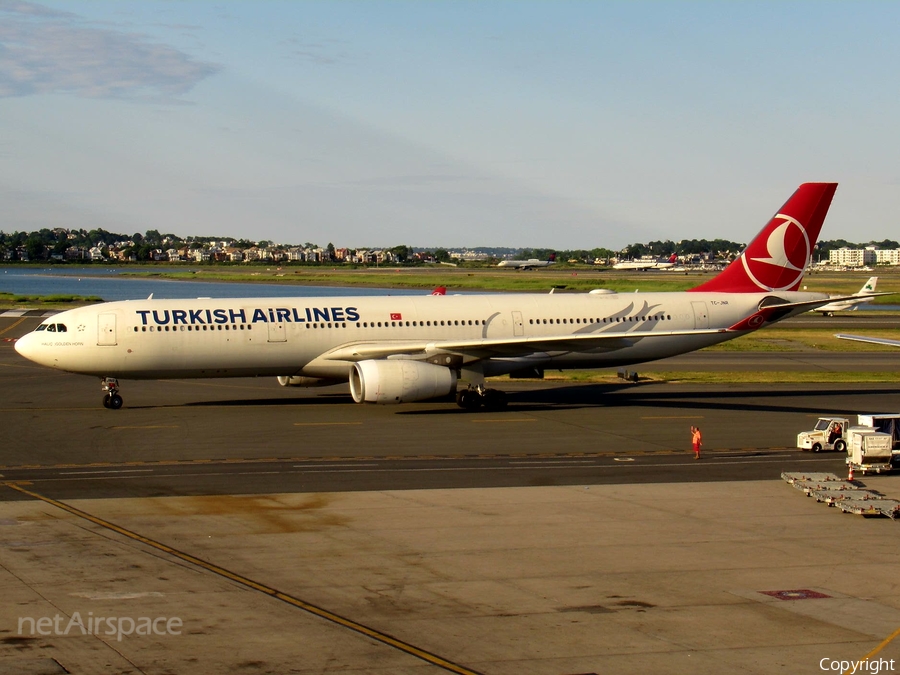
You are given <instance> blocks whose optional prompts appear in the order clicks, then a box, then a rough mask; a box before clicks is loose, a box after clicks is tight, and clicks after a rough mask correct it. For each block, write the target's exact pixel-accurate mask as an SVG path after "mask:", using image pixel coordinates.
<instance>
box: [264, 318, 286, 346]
mask: <svg viewBox="0 0 900 675" xmlns="http://www.w3.org/2000/svg"><path fill="white" fill-rule="evenodd" d="M266 325H267V326H268V327H269V342H287V326H286V325H285V322H284V321H270V322H269V323H267V324H266Z"/></svg>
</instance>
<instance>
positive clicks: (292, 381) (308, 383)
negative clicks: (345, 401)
mask: <svg viewBox="0 0 900 675" xmlns="http://www.w3.org/2000/svg"><path fill="white" fill-rule="evenodd" d="M341 382H345V380H336V379H335V380H332V379H330V378H325V377H306V376H305V375H279V376H278V384H280V385H281V386H282V387H327V386H329V385H332V384H340V383H341Z"/></svg>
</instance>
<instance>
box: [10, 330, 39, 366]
mask: <svg viewBox="0 0 900 675" xmlns="http://www.w3.org/2000/svg"><path fill="white" fill-rule="evenodd" d="M14 346H15V348H16V351H17V352H19V354H20V355H21V356H24V357H25V358H26V359H28V360H29V361H36V360H37V359H36V358H35V346H36V340H35V335H34V333H26V334H25V335H23V336H22V337H20V338H19V339H18V340H16V343H15V345H14Z"/></svg>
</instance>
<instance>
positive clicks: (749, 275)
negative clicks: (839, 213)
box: [691, 183, 837, 293]
mask: <svg viewBox="0 0 900 675" xmlns="http://www.w3.org/2000/svg"><path fill="white" fill-rule="evenodd" d="M836 189H837V183H804V184H803V185H801V186H800V187H799V188H797V191H796V192H795V193H794V194H793V195H791V198H790V199H788V200H787V202H785V204H784V206H782V207H781V208H780V209H779V210H778V213H776V214H775V215H774V216H772V219H771V220H770V221H769V223H768V224H767V225H766V226H765V227H764V228H763V230H762V232H760V233H759V234H758V235H756V238H755V239H754V240H753V241H751V242H750V244H749V245H748V246H747V248H745V249H744V251H743V253H741V255H740V256H738V257H737V258H736V259H735V260H734V262H732V263H731V264H730V265H728V267H726V268H725V269H724V270H723V271H722V273H721V274H719V275H717V276H716V277H714V278H712V279H710V280H709V281H707V282H706V283H703V284H700V285H699V286H697V287H696V288H692V289H691V290H692V291H709V292H715V293H760V292H766V291H796V290H797V289H799V288H800V282H801V280H802V279H803V273H804V272H805V271H806V267H807V265H809V261H810V257H811V256H812V252H813V248H814V247H815V245H816V240H817V239H818V238H819V231H820V230H821V229H822V223H823V222H824V221H825V214H826V213H828V207H829V206H830V205H831V198H832V197H833V196H834V191H835V190H836Z"/></svg>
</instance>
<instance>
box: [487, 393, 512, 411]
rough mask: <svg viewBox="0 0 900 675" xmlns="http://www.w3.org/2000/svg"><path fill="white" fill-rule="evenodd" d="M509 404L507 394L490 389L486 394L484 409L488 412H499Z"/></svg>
mask: <svg viewBox="0 0 900 675" xmlns="http://www.w3.org/2000/svg"><path fill="white" fill-rule="evenodd" d="M506 404H507V400H506V392H504V391H500V390H499V389H488V390H487V391H486V392H484V407H485V408H487V409H488V410H499V409H500V408H505V407H506Z"/></svg>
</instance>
